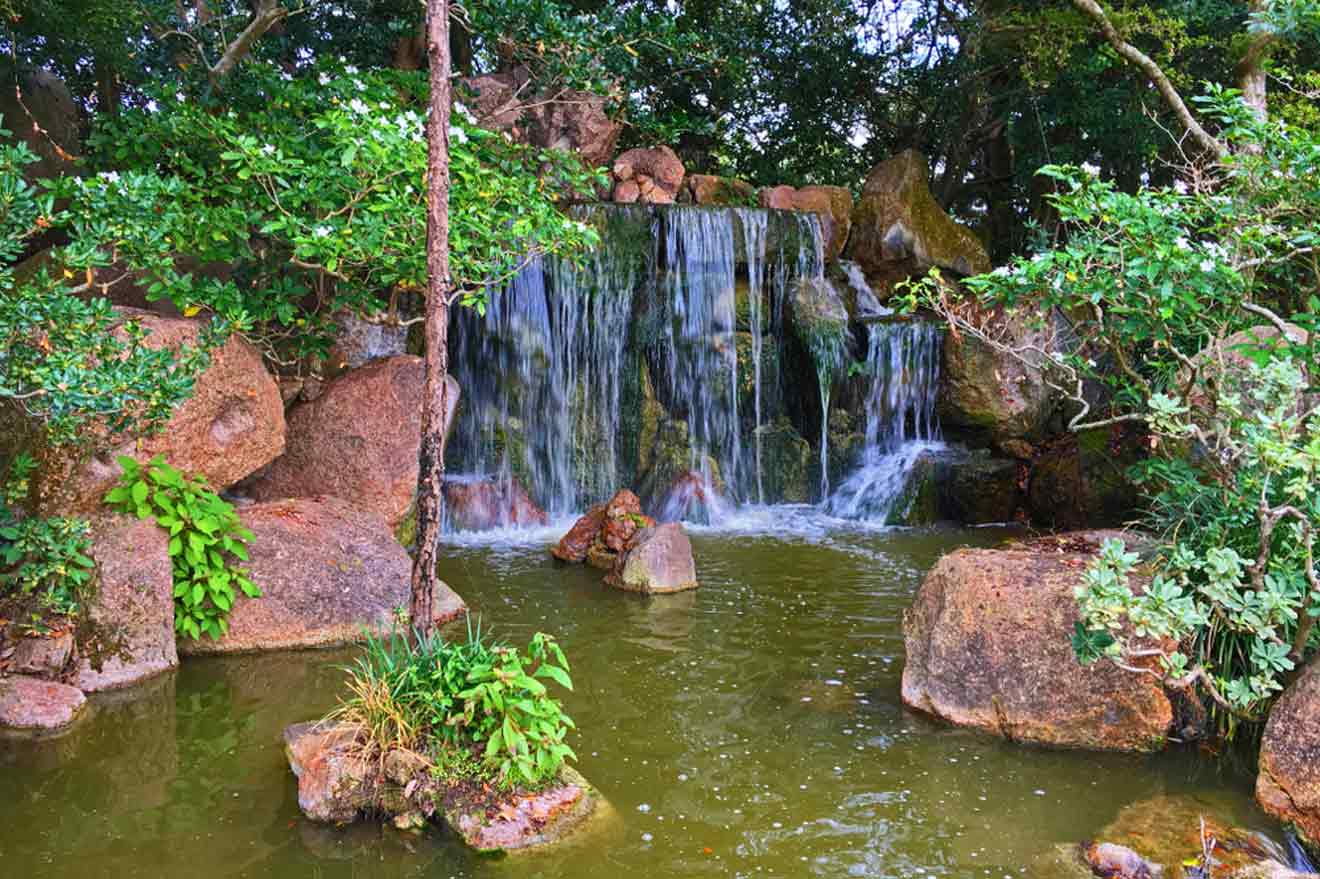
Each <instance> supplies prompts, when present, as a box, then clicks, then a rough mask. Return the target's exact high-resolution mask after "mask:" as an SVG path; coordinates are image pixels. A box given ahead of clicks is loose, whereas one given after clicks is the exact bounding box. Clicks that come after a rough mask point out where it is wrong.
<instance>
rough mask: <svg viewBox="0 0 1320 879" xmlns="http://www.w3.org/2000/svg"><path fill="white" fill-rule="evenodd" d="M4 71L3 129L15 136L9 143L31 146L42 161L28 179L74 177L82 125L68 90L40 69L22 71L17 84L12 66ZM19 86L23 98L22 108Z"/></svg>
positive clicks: (30, 168)
mask: <svg viewBox="0 0 1320 879" xmlns="http://www.w3.org/2000/svg"><path fill="white" fill-rule="evenodd" d="M3 71H4V74H3V75H4V82H5V87H4V88H2V89H0V117H3V118H0V126H3V127H4V128H6V129H8V130H9V131H10V132H11V133H10V135H9V136H8V137H7V138H6V140H8V141H10V142H15V143H25V144H27V146H28V148H29V149H30V150H32V152H34V153H36V154H37V157H38V159H39V161H37V162H36V163H34V164H32V165H28V166H27V168H26V169H25V171H24V176H25V177H26V178H27V179H28V180H29V181H35V180H39V179H41V178H43V177H58V176H60V175H61V174H69V173H71V172H72V171H73V169H74V162H75V160H76V158H77V155H78V153H79V152H80V150H81V137H80V135H79V130H80V128H81V125H82V122H81V119H80V114H79V113H78V105H77V104H76V103H75V102H74V100H73V95H72V94H70V92H69V88H68V86H66V85H65V84H64V80H62V79H60V78H59V77H58V76H56V75H55V74H53V73H51V72H50V71H48V70H42V69H40V68H35V67H26V66H23V67H21V68H20V69H19V74H18V78H17V80H18V81H17V82H15V77H14V74H13V67H12V66H11V65H8V64H6V65H3ZM15 86H17V87H18V89H19V91H21V92H22V94H23V102H22V104H20V103H19V101H18V95H17V94H16V93H15V90H14V87H15ZM25 107H26V109H24V108H25Z"/></svg>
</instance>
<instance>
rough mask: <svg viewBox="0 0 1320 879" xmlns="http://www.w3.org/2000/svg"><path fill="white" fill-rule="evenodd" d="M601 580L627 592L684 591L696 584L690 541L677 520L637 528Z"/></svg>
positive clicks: (695, 571)
mask: <svg viewBox="0 0 1320 879" xmlns="http://www.w3.org/2000/svg"><path fill="white" fill-rule="evenodd" d="M605 582H606V583H607V584H609V585H610V586H613V587H615V588H616V589H623V590H626V591H628V592H644V593H648V594H651V593H661V592H684V591H686V590H688V589H696V588H697V568H696V564H695V563H694V562H693V560H692V542H691V541H690V540H688V536H687V531H685V530H684V529H683V526H682V525H680V524H679V523H678V522H667V523H665V524H664V525H653V526H650V527H647V528H643V529H641V530H640V531H638V532H637V533H636V534H635V535H634V536H633V537H632V538H631V539H630V540H629V541H628V544H627V546H626V547H625V548H624V551H623V552H621V553H619V555H618V556H617V558H616V559H615V562H614V569H613V570H612V571H610V573H609V575H608V576H607V577H606V578H605Z"/></svg>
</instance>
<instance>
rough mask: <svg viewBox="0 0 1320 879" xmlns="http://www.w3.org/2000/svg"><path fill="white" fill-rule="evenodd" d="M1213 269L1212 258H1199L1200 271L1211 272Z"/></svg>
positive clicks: (1213, 262)
mask: <svg viewBox="0 0 1320 879" xmlns="http://www.w3.org/2000/svg"><path fill="white" fill-rule="evenodd" d="M1214 270H1215V261H1214V260H1213V259H1203V260H1201V271H1203V272H1213V271H1214Z"/></svg>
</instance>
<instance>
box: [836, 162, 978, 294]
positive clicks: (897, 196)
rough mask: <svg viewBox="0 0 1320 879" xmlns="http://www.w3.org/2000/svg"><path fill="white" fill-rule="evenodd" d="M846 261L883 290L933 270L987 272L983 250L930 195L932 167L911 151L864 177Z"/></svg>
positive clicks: (970, 272) (877, 166) (970, 273)
mask: <svg viewBox="0 0 1320 879" xmlns="http://www.w3.org/2000/svg"><path fill="white" fill-rule="evenodd" d="M848 258H849V259H852V260H855V261H856V262H857V263H859V264H860V265H861V267H862V269H863V270H864V271H865V272H866V274H867V276H868V277H873V278H876V279H877V281H878V283H881V284H882V285H888V284H889V283H892V282H893V281H896V280H900V279H902V278H904V277H909V276H911V275H913V274H920V273H924V272H925V271H926V270H927V269H930V268H933V267H939V268H941V269H945V270H948V271H950V272H954V273H956V274H959V275H974V274H980V273H982V272H988V271H990V256H989V254H988V253H987V252H986V249H985V245H984V244H982V243H981V240H980V239H979V238H977V237H976V235H975V234H974V233H973V232H972V230H970V229H968V228H967V227H966V226H963V225H962V224H960V223H957V222H955V221H954V220H953V219H952V218H950V217H949V215H948V214H946V213H945V212H944V210H943V209H942V208H941V207H940V206H939V204H938V203H937V202H936V201H935V198H934V197H933V196H932V195H931V194H930V167H929V165H928V164H927V162H926V157H925V156H923V155H921V153H918V152H916V151H915V150H905V151H904V152H901V153H899V154H898V155H897V156H894V157H893V158H891V159H886V160H885V161H883V162H881V163H880V164H878V165H876V166H875V167H874V168H873V169H871V173H870V174H869V175H867V177H866V183H865V185H864V186H863V187H862V196H861V198H860V199H858V201H857V207H856V208H855V209H854V210H853V214H852V234H851V236H850V237H849V239H848Z"/></svg>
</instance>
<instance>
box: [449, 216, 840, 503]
mask: <svg viewBox="0 0 1320 879" xmlns="http://www.w3.org/2000/svg"><path fill="white" fill-rule="evenodd" d="M574 211H575V216H576V217H577V218H578V219H581V220H583V221H584V222H588V223H591V224H592V225H594V226H595V227H596V228H597V229H598V230H599V232H600V235H601V243H600V245H599V246H598V247H597V248H596V249H595V250H594V251H592V252H591V253H589V254H585V255H582V256H581V257H579V259H577V260H576V261H573V260H568V259H561V258H557V257H545V258H541V259H533V260H530V261H529V262H528V264H527V265H526V267H525V268H524V269H523V270H522V271H520V272H519V273H518V274H517V275H516V276H515V277H514V278H513V279H512V280H511V281H510V282H509V283H508V284H507V285H506V287H505V288H504V289H503V290H499V291H496V290H492V291H490V296H489V305H488V307H487V310H486V314H485V315H484V317H483V316H480V315H478V314H476V313H475V312H473V311H472V310H470V309H455V312H454V316H453V332H452V334H451V338H452V343H451V363H452V365H453V366H452V368H453V372H454V374H455V377H456V378H457V379H458V381H459V382H460V384H461V385H462V386H463V392H464V396H463V400H464V402H463V407H462V409H460V412H459V416H458V419H457V422H456V426H455V432H454V435H453V438H452V440H451V443H450V461H451V469H452V470H453V472H454V473H455V474H458V476H456V477H455V478H456V479H459V478H464V479H488V480H496V481H503V482H505V483H507V482H509V481H517V482H518V483H520V484H521V485H522V486H524V487H525V488H526V490H527V492H528V493H530V495H531V496H532V498H533V499H534V500H535V501H536V502H537V503H538V504H540V505H541V506H542V507H543V508H544V509H545V510H546V512H548V513H549V514H551V515H552V516H560V515H565V514H568V513H571V512H574V511H578V510H581V509H583V508H585V507H586V506H588V505H590V504H592V503H595V502H598V501H600V500H602V499H605V498H607V497H608V496H609V495H610V494H611V493H612V492H613V491H614V490H615V489H617V488H619V487H622V486H625V485H626V486H628V487H634V488H637V489H638V490H639V492H640V491H641V486H640V485H639V483H638V480H640V479H641V478H642V476H643V472H642V469H641V468H642V467H643V466H646V467H648V468H650V469H648V470H647V471H646V474H647V476H648V478H649V479H650V480H651V482H649V483H647V485H646V487H647V489H648V490H649V492H650V494H651V499H652V501H653V502H654V503H655V504H657V505H659V504H660V502H661V498H660V495H661V494H662V493H663V492H665V491H668V490H670V489H671V487H672V489H673V492H675V494H674V498H673V500H674V503H675V504H678V505H681V506H683V508H684V509H696V508H700V509H701V510H704V511H706V512H707V514H710V515H711V516H712V517H718V516H719V515H723V513H724V511H726V510H728V509H729V508H730V504H734V503H738V502H747V501H752V502H766V501H771V500H774V498H770V497H767V489H766V483H765V481H764V479H763V470H762V466H763V465H762V437H761V432H760V431H759V430H758V428H761V427H762V426H763V425H767V424H770V423H772V422H774V421H775V419H777V418H780V419H782V418H783V417H784V415H785V408H784V400H783V393H782V387H783V382H782V377H781V375H780V374H779V367H778V365H777V364H778V363H779V362H780V360H779V358H778V356H777V355H776V357H774V358H769V357H768V356H767V348H768V346H774V350H775V351H776V352H782V350H783V348H784V344H783V343H784V341H785V339H784V336H785V334H786V333H787V332H788V329H787V322H786V319H785V315H786V303H787V301H788V299H789V295H788V294H789V291H791V290H792V289H794V285H795V284H796V283H797V282H798V281H799V280H800V279H802V278H817V279H819V278H821V277H822V268H823V260H822V255H821V250H822V245H821V237H820V226H819V222H818V220H817V218H816V217H815V215H812V214H801V213H793V212H788V211H773V210H767V209H761V208H708V207H695V206H684V205H675V206H664V207H659V206H641V205H632V206H622V205H593V206H587V207H579V208H574ZM742 283H745V284H746V296H745V299H743V300H741V302H743V303H745V305H743V304H740V290H741V288H740V286H739V285H740V284H742ZM740 320H741V321H743V322H742V323H741V324H740ZM740 345H741V346H742V347H741V348H740ZM749 349H750V350H749ZM740 352H741V356H742V360H741V362H740ZM740 393H741V395H742V400H743V404H742V406H741V407H740V403H739V400H740ZM826 393H827V394H828V389H826ZM648 395H653V396H648ZM657 413H658V414H657ZM643 419H649V420H646V421H645V422H644V423H643ZM647 431H649V432H647ZM644 433H645V443H646V444H647V445H646V448H645V449H642V448H641V445H642V443H643V439H642V436H643V434H644ZM826 435H827V433H826ZM630 443H631V444H632V445H634V446H638V448H632V446H630ZM676 449H681V450H682V451H681V452H679V451H675V450H676ZM657 450H664V451H665V455H660V452H659V451H657ZM634 453H636V454H634ZM644 455H649V457H648V459H647V462H646V464H645V465H643V463H642V458H643V456H644ZM675 455H679V456H680V457H681V458H682V459H685V460H680V461H673V457H674V456H675ZM661 458H663V461H662V462H661V463H662V464H663V466H660V465H659V464H657V463H656V462H657V460H660V459H661ZM684 467H686V468H687V471H686V473H685V472H684ZM692 476H695V477H696V479H695V481H694V480H693V479H692V478H691V477H692ZM651 483H658V484H651ZM684 498H690V499H692V500H691V501H690V502H686V501H684ZM679 514H681V511H680V513H679Z"/></svg>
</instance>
